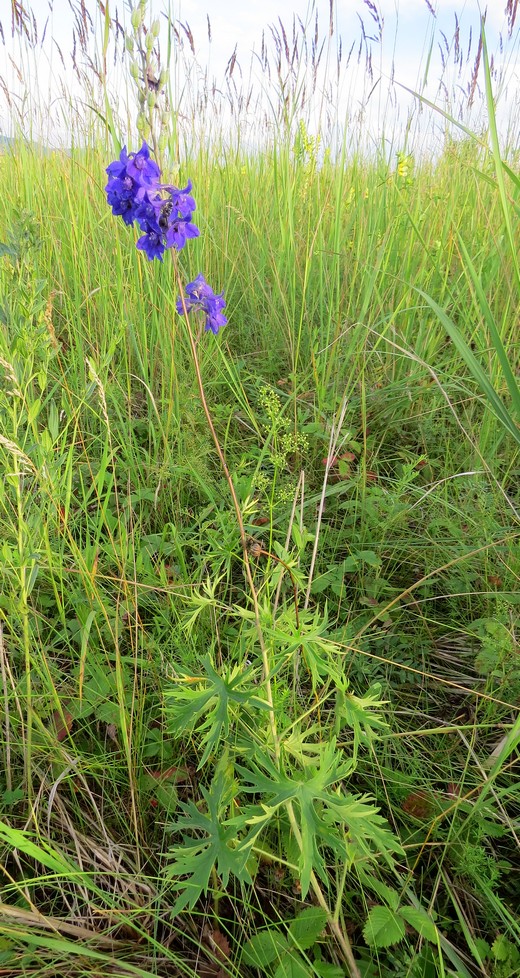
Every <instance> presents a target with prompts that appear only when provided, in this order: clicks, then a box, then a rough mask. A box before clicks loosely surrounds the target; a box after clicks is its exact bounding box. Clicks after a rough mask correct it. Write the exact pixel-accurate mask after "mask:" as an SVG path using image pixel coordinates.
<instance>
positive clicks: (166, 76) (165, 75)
mask: <svg viewBox="0 0 520 978" xmlns="http://www.w3.org/2000/svg"><path fill="white" fill-rule="evenodd" d="M169 80H170V72H169V71H168V69H167V68H165V69H164V70H163V71H161V74H160V75H159V88H160V89H162V88H164V86H165V85H167V84H168V82H169Z"/></svg>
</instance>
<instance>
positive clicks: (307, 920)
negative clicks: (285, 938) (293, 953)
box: [289, 907, 327, 951]
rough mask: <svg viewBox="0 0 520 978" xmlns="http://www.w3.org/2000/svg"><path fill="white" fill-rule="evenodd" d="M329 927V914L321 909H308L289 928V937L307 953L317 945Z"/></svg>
mask: <svg viewBox="0 0 520 978" xmlns="http://www.w3.org/2000/svg"><path fill="white" fill-rule="evenodd" d="M326 925H327V914H326V913H325V911H324V910H322V909H321V907H306V908H305V910H302V912H301V913H299V914H298V916H297V917H296V919H295V920H293V922H292V924H291V925H290V927H289V937H290V938H291V940H292V941H294V943H295V944H297V945H298V947H299V948H300V949H301V950H303V951H305V950H307V948H309V947H312V946H313V944H315V943H316V941H317V939H318V937H319V936H320V934H322V932H323V930H324V929H325V927H326Z"/></svg>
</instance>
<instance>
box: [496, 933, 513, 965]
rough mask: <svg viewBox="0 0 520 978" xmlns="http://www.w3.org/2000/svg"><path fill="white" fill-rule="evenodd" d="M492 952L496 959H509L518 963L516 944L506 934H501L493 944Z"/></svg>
mask: <svg viewBox="0 0 520 978" xmlns="http://www.w3.org/2000/svg"><path fill="white" fill-rule="evenodd" d="M491 953H492V955H493V957H494V958H495V960H496V961H504V962H505V961H509V962H510V963H511V964H516V963H517V961H518V958H519V954H518V950H517V948H516V946H515V945H514V944H513V943H512V942H511V941H510V940H508V938H507V937H506V936H505V934H499V935H498V937H497V938H495V940H494V941H493V943H492V945H491Z"/></svg>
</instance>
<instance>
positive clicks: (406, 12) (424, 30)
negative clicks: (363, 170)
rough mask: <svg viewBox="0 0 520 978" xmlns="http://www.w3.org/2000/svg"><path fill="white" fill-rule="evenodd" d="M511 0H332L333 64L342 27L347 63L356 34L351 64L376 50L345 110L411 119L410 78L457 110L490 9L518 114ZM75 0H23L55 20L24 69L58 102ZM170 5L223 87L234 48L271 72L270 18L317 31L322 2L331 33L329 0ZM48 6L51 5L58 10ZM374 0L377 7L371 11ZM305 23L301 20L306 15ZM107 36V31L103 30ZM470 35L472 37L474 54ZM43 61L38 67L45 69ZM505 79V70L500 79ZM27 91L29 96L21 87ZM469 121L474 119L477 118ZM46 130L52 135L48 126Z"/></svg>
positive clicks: (494, 44) (505, 109)
mask: <svg viewBox="0 0 520 978" xmlns="http://www.w3.org/2000/svg"><path fill="white" fill-rule="evenodd" d="M109 2H110V8H109V9H110V12H111V14H112V16H114V14H115V12H116V9H117V12H118V16H119V19H120V20H121V21H122V22H124V23H128V20H129V12H128V10H129V4H128V2H125V0H119V2H118V3H117V4H116V3H114V0H109ZM506 2H507V0H490V2H489V3H488V4H487V5H485V6H483V5H480V4H479V2H478V0H458V2H453V0H332V3H333V8H334V20H335V33H334V36H333V38H332V40H331V42H330V45H331V47H330V51H329V53H330V57H331V64H335V60H336V57H337V52H338V44H339V39H340V37H341V43H342V48H343V63H344V62H345V60H346V55H347V53H348V51H349V49H350V47H351V45H352V44H354V52H353V55H352V63H353V64H352V67H354V62H355V61H356V60H357V58H358V56H359V58H360V63H361V64H362V65H366V60H367V53H368V52H370V56H371V74H370V76H369V75H367V72H366V71H364V70H357V71H355V70H351V71H350V74H349V73H348V72H346V73H345V74H344V75H342V78H341V82H340V85H339V86H338V89H337V92H336V93H335V97H336V95H337V104H338V107H339V113H340V115H341V114H342V113H344V114H349V113H350V114H352V113H353V112H357V113H359V115H361V114H362V115H363V118H364V119H367V120H368V122H367V124H369V125H370V127H371V128H372V129H373V131H374V133H376V132H377V129H378V127H379V126H381V125H382V124H383V123H384V122H385V121H386V123H387V124H388V118H389V114H390V115H391V116H392V117H395V119H398V118H400V119H401V122H402V123H403V124H404V120H405V119H407V118H408V117H409V114H410V105H411V104H413V101H414V100H413V99H412V98H411V97H410V96H409V95H408V93H407V92H406V91H405V88H404V87H401V86H406V87H408V88H410V89H413V90H414V91H416V92H417V91H421V92H423V94H424V95H425V96H426V97H428V98H429V99H431V100H432V101H435V102H438V103H439V104H441V105H444V107H445V108H449V110H450V111H452V110H453V111H454V112H455V109H454V104H455V103H454V102H453V97H455V98H456V97H457V92H459V93H460V96H461V101H464V100H463V99H462V91H463V89H466V92H467V87H468V85H469V82H470V78H471V73H472V68H473V64H474V59H475V55H476V52H477V42H478V34H479V25H480V17H481V15H482V13H483V12H484V10H485V9H486V36H487V41H488V48H489V51H490V54H494V64H495V67H496V68H497V71H498V75H497V79H496V92H497V95H498V96H499V103H500V108H501V113H502V117H503V119H504V120H505V119H507V118H508V117H509V116H511V114H513V115H514V113H515V106H516V102H517V99H518V95H517V92H518V91H519V90H520V85H519V81H520V79H519V74H520V71H519V66H520V57H519V55H518V42H519V37H518V25H515V29H514V32H513V36H512V38H510V39H509V40H508V41H507V43H503V45H502V51H500V36H501V37H502V41H503V42H506V39H507V35H508V30H507V27H508V24H507V17H506V14H505V7H506ZM4 4H5V5H7V4H6V0H2V2H0V23H2V26H3V32H4V38H5V42H4V44H3V45H2V44H1V41H0V81H1V79H2V78H3V79H4V81H5V85H6V88H7V89H8V91H10V92H13V91H14V92H16V91H17V86H19V81H18V79H17V77H16V69H15V67H13V65H12V64H11V63H10V61H9V54H11V55H12V58H13V62H14V64H15V65H16V64H19V61H20V58H21V57H22V55H21V53H20V48H19V46H18V48H17V46H16V41H13V40H12V38H11V25H10V16H9V13H8V14H7V16H6V15H5V14H3V13H2V8H3V5H4ZM86 4H87V7H88V9H89V10H91V11H94V10H95V7H96V3H95V0H86ZM74 5H75V6H79V5H80V0H24V6H26V7H27V6H30V7H31V9H32V11H33V13H34V15H35V18H36V21H37V23H38V25H39V37H41V34H42V31H43V26H44V24H45V23H46V20H47V18H49V22H48V26H47V32H46V37H45V42H44V44H43V46H41V45H40V44H39V46H38V49H37V51H36V52H35V53H34V54H33V60H32V61H31V59H26V62H25V65H24V68H23V75H24V78H27V77H28V76H30V78H31V83H30V87H31V89H32V91H31V96H36V95H37V94H39V95H40V96H41V98H42V99H44V100H45V99H47V101H48V102H49V104H51V103H52V105H53V106H55V103H56V100H57V99H58V98H59V88H60V85H59V78H62V79H63V78H64V79H65V83H66V85H67V86H74V85H75V82H74V78H73V74H72V72H71V71H70V52H71V49H72V27H73V14H72V11H71V6H74ZM9 6H10V5H9ZM165 6H166V3H165V2H164V3H163V2H162V0H150V2H149V8H151V11H152V13H155V14H159V13H160V12H161V11H164V9H165ZM170 9H171V11H172V14H173V18H174V19H175V20H177V21H180V22H181V23H184V24H189V26H190V28H191V31H192V35H193V38H194V44H195V59H193V58H192V56H191V52H189V51H188V54H189V57H190V59H191V64H192V66H193V71H194V73H195V74H194V75H193V76H192V77H195V76H196V75H197V76H198V77H199V78H200V77H201V76H202V75H203V74H205V73H206V77H207V78H208V79H209V80H210V81H211V79H214V80H215V83H216V87H217V88H219V89H220V90H222V88H223V80H224V78H225V72H226V66H227V65H228V63H229V59H230V57H231V56H232V54H233V52H234V50H235V48H236V53H237V59H238V63H239V65H240V69H241V71H242V79H243V80H245V81H244V84H245V82H247V81H248V80H250V81H251V84H253V85H260V86H262V85H263V84H265V77H262V72H261V70H260V65H259V60H258V57H257V56H258V55H259V54H260V51H261V45H262V35H263V34H264V36H265V40H266V42H267V44H268V47H269V50H270V56H271V57H273V56H274V52H275V42H274V40H273V35H272V31H271V27H273V26H274V27H275V28H276V30H279V17H280V18H281V20H282V22H283V25H284V27H285V29H286V31H287V33H288V34H289V35H290V32H291V30H292V20H293V15H295V16H296V18H297V19H298V18H299V19H300V21H301V22H302V23H303V24H304V25H305V26H306V27H307V25H309V26H308V31H307V35H308V36H310V34H312V33H313V31H314V14H315V12H316V11H317V12H318V16H319V24H320V36H321V37H325V38H326V37H327V35H328V30H327V29H328V24H329V10H330V8H329V0H315V2H314V3H313V4H312V3H311V2H309V0H262V2H260V3H255V2H253V0H249V2H246V0H218V2H216V0H170ZM49 10H51V11H52V12H51V13H50V14H49ZM372 10H373V11H374V13H372V12H371V11H372ZM432 11H434V13H433V14H432ZM208 15H209V20H210V24H211V43H210V42H209V41H208V22H207V18H208ZM98 16H99V15H98ZM163 23H164V21H163ZM296 23H297V29H298V20H297V22H296ZM311 25H312V26H311ZM457 25H458V27H459V38H460V48H461V50H462V52H463V56H462V59H461V60H460V61H459V63H458V64H455V54H456V51H455V44H454V34H455V30H456V27H457ZM163 30H164V27H163ZM363 34H364V35H365V37H366V41H365V42H363ZM443 35H444V37H443ZM99 36H100V35H99V33H98V38H99ZM470 37H471V47H470V51H469V57H467V53H468V46H469V40H470ZM52 39H53V40H54V41H55V42H56V44H57V45H59V47H60V49H61V51H62V52H63V55H64V60H65V64H66V70H65V71H64V69H63V66H62V64H61V60H60V58H59V57H58V55H57V52H56V48H55V47H54V46H53V45H52V43H51V40H52ZM186 46H187V44H186ZM441 52H442V53H441ZM35 59H36V60H35ZM443 62H444V64H443ZM36 65H37V69H36ZM195 65H196V67H195ZM427 66H428V71H427V72H426V68H427ZM240 69H235V81H240V76H239V73H238V72H239V70H240ZM35 70H37V75H36V77H35V75H34V72H35ZM426 77H427V81H426V84H425V78H426ZM440 78H442V79H443V81H444V83H445V86H446V87H445V89H442V88H439V79H440ZM390 79H393V81H394V82H395V83H396V84H394V86H393V88H392V96H391V98H390V99H389V96H388V91H389V85H390ZM481 79H482V75H481ZM499 79H501V81H500V83H499ZM114 84H115V86H116V89H117V86H118V85H120V81H118V80H117V79H115V80H114ZM319 84H322V85H323V90H325V80H324V78H323V79H320V80H319ZM374 85H375V89H374ZM448 92H449V94H450V98H451V101H450V102H449V103H448V101H447V98H446V96H447V93H448ZM18 96H19V98H22V95H21V92H20V90H19V89H18ZM476 102H477V105H476V108H478V110H479V111H481V108H482V101H480V103H479V102H478V99H477V100H476ZM476 108H475V111H476ZM44 115H45V113H44ZM53 118H54V122H53V125H54V126H55V127H56V129H57V130H58V129H59V128H60V126H59V119H58V117H57V115H56V116H55V117H53ZM48 119H50V115H49V116H48ZM467 121H469V122H470V123H471V120H470V119H469V120H467ZM440 124H441V123H440ZM49 125H50V123H49ZM442 125H443V123H442ZM8 126H9V112H8V111H7V109H6V106H5V105H3V104H2V93H1V91H0V131H4V132H5V131H7V130H8ZM311 127H312V125H311ZM46 138H51V136H50V133H49V131H48V132H47V137H46Z"/></svg>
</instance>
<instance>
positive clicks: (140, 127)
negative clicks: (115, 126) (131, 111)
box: [137, 112, 146, 136]
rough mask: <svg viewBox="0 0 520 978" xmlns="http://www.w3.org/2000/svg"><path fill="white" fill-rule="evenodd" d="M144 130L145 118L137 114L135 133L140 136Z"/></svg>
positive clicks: (140, 113) (141, 114)
mask: <svg viewBox="0 0 520 978" xmlns="http://www.w3.org/2000/svg"><path fill="white" fill-rule="evenodd" d="M145 129H146V117H145V116H144V115H143V113H142V112H139V114H138V116H137V132H138V133H139V134H140V135H141V136H142V135H143V133H144V131H145Z"/></svg>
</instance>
